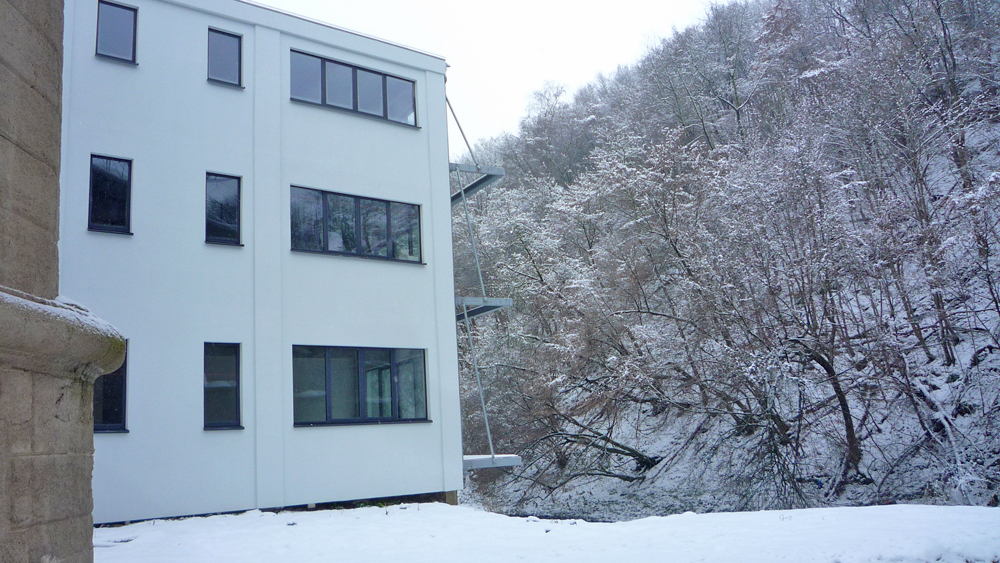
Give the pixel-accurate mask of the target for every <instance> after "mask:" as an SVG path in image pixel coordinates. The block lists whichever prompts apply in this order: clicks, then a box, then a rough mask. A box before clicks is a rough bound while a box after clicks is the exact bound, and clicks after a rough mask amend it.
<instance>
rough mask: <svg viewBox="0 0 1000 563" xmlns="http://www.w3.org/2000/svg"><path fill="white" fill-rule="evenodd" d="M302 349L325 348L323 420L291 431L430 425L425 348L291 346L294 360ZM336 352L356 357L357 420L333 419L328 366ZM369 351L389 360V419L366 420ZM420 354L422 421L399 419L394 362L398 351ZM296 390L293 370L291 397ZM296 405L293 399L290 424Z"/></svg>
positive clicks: (293, 370) (297, 425) (295, 424)
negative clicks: (366, 356)
mask: <svg viewBox="0 0 1000 563" xmlns="http://www.w3.org/2000/svg"><path fill="white" fill-rule="evenodd" d="M299 346H302V347H306V348H324V349H325V357H324V372H325V373H324V380H325V385H326V395H325V403H326V420H324V421H320V422H293V423H292V424H293V427H295V428H307V427H310V426H349V425H363V424H408V423H422V422H432V420H431V418H430V408H429V405H428V402H427V397H428V395H429V393H428V391H427V350H426V349H424V348H375V347H370V346H367V347H365V346H322V345H311V344H294V345H292V358H294V357H295V348H297V347H299ZM335 349H339V350H354V351H357V353H358V373H357V376H358V380H357V381H358V394H357V396H356V398H357V400H358V417H357V418H332V416H331V412H330V411H331V409H332V405H331V402H332V396H331V391H330V389H331V387H332V385H333V383H332V378H333V369H332V366H331V361H330V358H331V352H332V351H333V350H335ZM368 350H372V351H379V352H386V351H388V352H389V353H390V360H389V366H390V367H389V370H390V378H389V379H390V385H391V390H390V401H391V405H392V407H391V412H392V414H391V415H390V416H388V417H370V416H367V404H368V403H367V393H368V386H367V385H366V380H365V352H366V351H368ZM400 350H402V351H408V352H410V351H420V353H421V359H422V360H423V364H424V366H423V368H424V369H423V374H424V397H423V401H424V402H423V404H424V417H423V418H399V372H398V366H399V363H400V362H398V361H397V360H396V352H397V351H400ZM294 388H295V369H294V367H293V368H292V389H293V393H294ZM294 409H295V402H294V397H293V401H292V420H293V421H294V420H295V410H294Z"/></svg>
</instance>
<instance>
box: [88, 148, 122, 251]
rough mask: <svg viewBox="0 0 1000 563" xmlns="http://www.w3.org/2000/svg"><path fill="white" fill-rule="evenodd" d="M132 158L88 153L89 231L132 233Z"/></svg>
mask: <svg viewBox="0 0 1000 563" xmlns="http://www.w3.org/2000/svg"><path fill="white" fill-rule="evenodd" d="M131 198H132V161H131V160H125V159H122V158H112V157H109V156H97V155H91V156H90V217H89V220H88V222H87V228H88V229H90V230H91V231H104V232H108V233H122V234H131V221H130V220H131V218H130V209H129V208H130V206H131Z"/></svg>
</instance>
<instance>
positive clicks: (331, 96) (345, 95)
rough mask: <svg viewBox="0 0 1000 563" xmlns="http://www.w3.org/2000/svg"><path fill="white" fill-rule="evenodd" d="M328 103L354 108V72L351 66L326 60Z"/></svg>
mask: <svg viewBox="0 0 1000 563" xmlns="http://www.w3.org/2000/svg"><path fill="white" fill-rule="evenodd" d="M326 103H328V104H330V105H331V106H337V107H341V108H347V109H354V73H353V71H352V69H351V67H349V66H345V65H342V64H337V63H335V62H331V61H327V62H326Z"/></svg>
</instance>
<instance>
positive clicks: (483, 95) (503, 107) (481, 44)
mask: <svg viewBox="0 0 1000 563" xmlns="http://www.w3.org/2000/svg"><path fill="white" fill-rule="evenodd" d="M256 1H257V2H260V3H262V4H267V5H269V6H274V7H276V8H279V9H282V10H285V11H288V12H292V13H295V14H299V15H303V16H308V17H310V18H313V19H317V20H320V21H323V22H326V23H330V24H333V25H335V26H338V27H342V28H346V29H350V30H352V31H357V32H361V33H364V34H366V35H372V36H375V37H378V38H381V39H386V40H389V41H392V42H394V43H400V44H403V45H406V46H408V47H413V48H416V49H420V50H422V51H427V52H430V53H434V54H436V55H442V56H444V57H445V60H446V61H447V62H448V64H449V65H451V66H450V68H449V69H448V98H449V99H450V100H451V103H452V105H453V106H454V108H455V112H456V113H457V114H458V118H459V120H460V121H461V122H462V128H463V129H464V130H465V133H466V134H467V135H468V136H469V140H470V142H472V143H473V145H475V142H476V141H477V140H478V139H485V138H489V137H493V136H495V135H499V134H500V133H502V132H504V131H509V132H515V131H516V130H517V124H518V120H519V119H520V118H521V117H522V116H523V115H524V113H525V109H526V107H527V105H528V103H529V102H530V101H531V94H532V92H534V91H536V90H539V89H541V88H542V87H543V86H544V85H545V83H546V82H555V83H557V84H562V85H564V86H565V87H566V89H567V92H569V93H570V94H571V93H572V92H574V91H575V90H576V89H577V88H579V87H580V86H582V85H584V84H586V83H587V82H589V81H590V80H592V79H593V78H595V77H596V76H597V75H598V74H601V73H603V74H609V73H611V72H614V70H615V69H616V68H617V67H618V65H624V64H629V63H632V62H634V61H636V60H637V59H638V58H639V57H640V56H642V55H643V53H645V52H646V50H647V49H648V47H650V46H652V45H656V44H657V43H658V42H659V40H660V39H661V38H663V37H669V36H670V35H671V33H672V31H673V29H674V28H677V29H683V28H685V27H687V26H689V25H692V24H695V23H697V22H698V21H700V20H701V18H702V17H703V14H704V13H705V10H706V9H707V6H708V5H709V3H710V0H686V1H685V0H660V1H657V0H614V1H605V2H586V1H584V2H568V1H553V0H506V1H505V2H503V3H500V2H475V1H469V0H364V1H360V2H358V1H352V2H348V1H341V2H333V1H330V0H256ZM449 139H450V142H451V153H452V154H453V155H456V154H460V153H462V152H464V148H463V146H462V140H461V138H460V137H459V136H458V133H457V131H456V130H455V129H454V125H451V127H450V134H449Z"/></svg>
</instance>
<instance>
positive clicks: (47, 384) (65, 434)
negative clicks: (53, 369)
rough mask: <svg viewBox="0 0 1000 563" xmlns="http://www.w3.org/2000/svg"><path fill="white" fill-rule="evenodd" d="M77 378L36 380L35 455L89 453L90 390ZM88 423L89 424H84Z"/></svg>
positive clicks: (90, 426) (91, 426)
mask: <svg viewBox="0 0 1000 563" xmlns="http://www.w3.org/2000/svg"><path fill="white" fill-rule="evenodd" d="M90 387H92V386H91V385H90V384H89V383H88V384H86V385H85V384H84V381H83V380H81V379H62V378H56V377H41V376H40V377H36V378H35V385H34V395H33V397H34V398H33V400H32V403H33V404H34V411H35V416H34V418H33V423H34V434H33V437H32V444H33V452H34V453H35V454H93V453H94V446H93V444H94V432H93V423H92V422H91V421H92V420H93V415H92V414H90V415H89V416H88V414H87V413H88V412H89V413H92V412H93V391H92V390H89V392H88V388H90ZM88 423H89V424H88Z"/></svg>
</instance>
